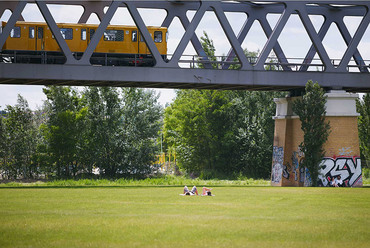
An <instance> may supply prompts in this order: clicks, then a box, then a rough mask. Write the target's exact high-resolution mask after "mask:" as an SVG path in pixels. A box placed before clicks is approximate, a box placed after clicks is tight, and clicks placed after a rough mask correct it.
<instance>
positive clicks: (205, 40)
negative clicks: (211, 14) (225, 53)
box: [198, 31, 218, 69]
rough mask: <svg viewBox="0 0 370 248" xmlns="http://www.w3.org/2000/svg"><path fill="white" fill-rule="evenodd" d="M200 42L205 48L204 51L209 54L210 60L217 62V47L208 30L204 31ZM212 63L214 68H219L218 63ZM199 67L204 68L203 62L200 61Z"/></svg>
mask: <svg viewBox="0 0 370 248" xmlns="http://www.w3.org/2000/svg"><path fill="white" fill-rule="evenodd" d="M200 42H201V44H202V48H203V50H204V52H205V53H206V54H207V56H208V60H209V61H213V62H216V61H217V58H216V55H215V53H216V48H215V45H214V44H213V40H212V39H210V38H209V36H208V34H207V32H206V31H203V36H202V37H200ZM211 65H212V68H213V69H217V67H218V65H217V63H212V64H211ZM198 67H199V68H204V66H203V64H202V63H199V64H198Z"/></svg>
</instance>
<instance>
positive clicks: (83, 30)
mask: <svg viewBox="0 0 370 248" xmlns="http://www.w3.org/2000/svg"><path fill="white" fill-rule="evenodd" d="M86 35H87V34H86V29H85V28H83V29H81V40H86Z"/></svg>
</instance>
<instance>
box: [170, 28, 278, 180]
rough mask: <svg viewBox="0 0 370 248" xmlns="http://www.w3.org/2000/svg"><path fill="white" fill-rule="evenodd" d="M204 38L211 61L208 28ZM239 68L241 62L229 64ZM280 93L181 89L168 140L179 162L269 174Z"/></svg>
mask: <svg viewBox="0 0 370 248" xmlns="http://www.w3.org/2000/svg"><path fill="white" fill-rule="evenodd" d="M201 41H202V46H203V49H204V50H205V52H206V53H207V55H208V57H209V58H210V60H211V61H215V59H214V60H212V58H215V47H214V45H213V42H212V40H211V39H210V37H209V36H208V35H207V34H206V33H204V37H202V38H201ZM244 52H245V54H246V56H247V57H248V58H249V59H250V60H251V62H254V61H253V60H254V59H255V58H256V57H257V55H258V52H250V51H248V50H247V49H245V50H244ZM200 67H201V66H200ZM214 68H215V67H214ZM239 68H240V65H239V64H233V65H231V66H230V69H239ZM272 69H273V68H272ZM281 96H282V93H274V92H250V91H217V90H179V91H177V96H176V99H175V101H174V102H173V103H172V104H171V106H169V107H167V108H166V110H165V117H164V137H165V144H166V145H167V146H169V147H171V148H174V147H175V148H176V152H177V158H178V160H179V164H180V167H182V169H184V170H185V171H187V172H188V173H192V174H195V175H202V176H206V177H208V176H227V177H235V176H236V175H239V174H242V175H246V176H249V177H259V178H268V177H269V174H270V167H271V166H270V164H271V157H272V144H273V135H274V121H273V119H272V118H271V117H272V116H273V115H274V112H275V103H274V102H273V98H274V97H281Z"/></svg>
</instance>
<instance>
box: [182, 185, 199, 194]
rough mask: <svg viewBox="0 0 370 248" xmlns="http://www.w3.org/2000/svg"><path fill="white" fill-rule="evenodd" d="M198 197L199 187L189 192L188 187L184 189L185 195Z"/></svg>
mask: <svg viewBox="0 0 370 248" xmlns="http://www.w3.org/2000/svg"><path fill="white" fill-rule="evenodd" d="M195 194H196V195H198V190H197V187H196V186H195V185H194V186H193V188H192V189H191V191H189V189H188V186H186V185H185V187H184V195H195Z"/></svg>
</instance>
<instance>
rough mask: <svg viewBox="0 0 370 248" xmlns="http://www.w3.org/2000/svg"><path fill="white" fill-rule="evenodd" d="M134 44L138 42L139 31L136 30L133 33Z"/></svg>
mask: <svg viewBox="0 0 370 248" xmlns="http://www.w3.org/2000/svg"><path fill="white" fill-rule="evenodd" d="M131 40H132V42H136V41H137V31H136V30H134V31H132V39H131Z"/></svg>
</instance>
